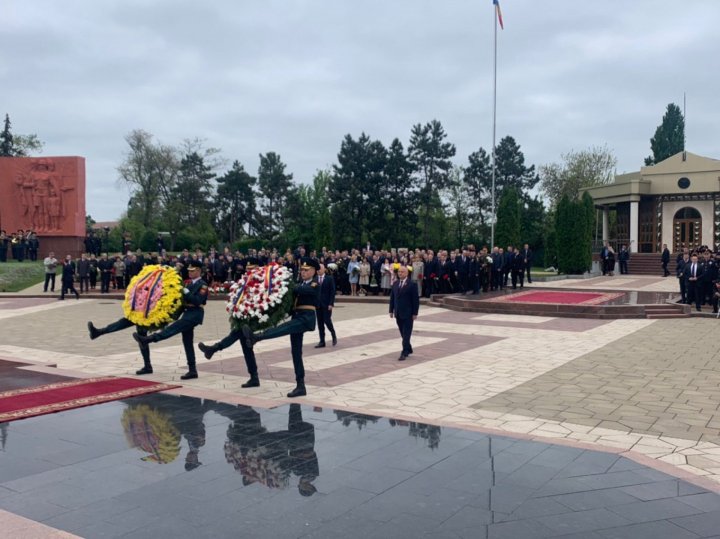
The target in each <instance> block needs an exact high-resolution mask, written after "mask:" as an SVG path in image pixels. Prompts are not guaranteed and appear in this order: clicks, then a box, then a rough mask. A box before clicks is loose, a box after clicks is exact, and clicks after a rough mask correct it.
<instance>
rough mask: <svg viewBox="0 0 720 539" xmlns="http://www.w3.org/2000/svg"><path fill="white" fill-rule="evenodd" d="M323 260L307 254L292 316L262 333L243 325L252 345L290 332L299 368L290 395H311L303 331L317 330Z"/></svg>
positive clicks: (301, 267)
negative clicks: (318, 273)
mask: <svg viewBox="0 0 720 539" xmlns="http://www.w3.org/2000/svg"><path fill="white" fill-rule="evenodd" d="M319 267H320V264H319V263H318V261H317V260H315V259H312V258H303V259H302V261H301V265H300V283H298V285H297V286H296V287H295V288H294V289H293V295H294V296H295V304H294V307H293V310H292V318H291V319H290V320H289V321H287V322H285V323H283V324H280V325H278V326H276V327H274V328H270V329H267V330H265V331H263V332H261V333H252V332H251V331H250V327H249V326H243V327H242V332H243V336H244V337H245V341H246V343H247V345H248V347H249V348H253V347H254V346H255V343H256V342H258V341H261V340H266V339H276V338H278V337H284V336H285V335H290V349H291V353H292V360H293V367H294V369H295V381H296V386H295V389H293V390H292V391H290V393H288V394H287V396H288V397H289V398H293V397H302V396H304V395H307V389H306V388H305V365H304V364H303V359H302V344H303V335H304V333H305V332H306V331H314V330H315V316H316V315H315V312H316V310H317V306H318V281H317V277H316V276H315V273H316V272H317V270H318V269H319Z"/></svg>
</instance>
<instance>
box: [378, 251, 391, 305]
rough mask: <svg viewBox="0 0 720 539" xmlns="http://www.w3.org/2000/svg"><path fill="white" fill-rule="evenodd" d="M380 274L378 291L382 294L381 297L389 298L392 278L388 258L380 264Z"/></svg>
mask: <svg viewBox="0 0 720 539" xmlns="http://www.w3.org/2000/svg"><path fill="white" fill-rule="evenodd" d="M380 274H381V278H380V289H381V290H382V292H383V296H389V295H390V289H391V288H392V277H393V269H392V260H391V259H390V257H386V258H385V262H383V263H382V266H381V267H380Z"/></svg>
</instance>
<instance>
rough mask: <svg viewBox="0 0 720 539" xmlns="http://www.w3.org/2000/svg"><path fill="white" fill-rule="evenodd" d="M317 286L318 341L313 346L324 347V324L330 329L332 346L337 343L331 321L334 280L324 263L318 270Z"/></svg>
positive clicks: (333, 302)
mask: <svg viewBox="0 0 720 539" xmlns="http://www.w3.org/2000/svg"><path fill="white" fill-rule="evenodd" d="M318 287H319V288H320V297H319V300H318V308H317V311H316V315H317V326H318V332H319V333H320V342H319V343H317V344H316V345H315V348H325V326H327V328H328V330H329V331H330V335H331V336H332V344H333V346H335V345H336V344H337V335H336V334H335V327H334V326H333V323H332V310H333V307H334V306H335V280H334V279H333V278H332V275H328V274H327V270H326V269H325V264H320V269H319V270H318Z"/></svg>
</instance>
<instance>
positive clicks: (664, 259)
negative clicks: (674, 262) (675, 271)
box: [661, 243, 670, 277]
mask: <svg viewBox="0 0 720 539" xmlns="http://www.w3.org/2000/svg"><path fill="white" fill-rule="evenodd" d="M661 260H662V269H663V277H667V276H668V275H670V272H669V271H668V269H667V267H668V264H669V263H670V250H669V249H668V246H667V243H663V251H662V259H661Z"/></svg>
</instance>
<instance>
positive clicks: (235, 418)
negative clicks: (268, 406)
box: [209, 402, 320, 496]
mask: <svg viewBox="0 0 720 539" xmlns="http://www.w3.org/2000/svg"><path fill="white" fill-rule="evenodd" d="M209 406H210V407H211V408H210V409H212V410H213V411H215V412H217V413H219V414H221V415H223V416H225V417H227V418H229V419H230V420H231V421H232V423H231V424H230V425H229V426H228V431H227V441H226V442H225V458H226V459H227V461H228V463H230V464H232V465H233V467H234V468H235V470H236V471H238V472H240V473H241V474H242V477H243V484H245V485H250V484H252V483H261V484H263V485H265V486H266V487H268V488H286V487H287V486H288V485H289V483H290V476H291V475H295V476H297V477H298V478H299V482H298V492H300V494H301V495H303V496H312V495H313V494H315V492H317V488H315V485H313V484H312V482H313V481H314V480H315V479H316V478H317V477H318V475H320V468H319V465H318V458H317V453H315V427H314V425H312V424H311V423H308V422H306V421H303V418H302V408H301V407H300V405H299V404H291V405H290V409H289V411H288V412H289V415H288V429H287V430H281V431H275V432H268V431H267V429H265V427H263V426H262V424H261V418H260V414H259V413H258V412H256V411H255V410H253V409H252V408H250V407H249V406H243V405H238V406H232V405H229V404H224V403H219V402H217V403H211V404H210V405H209Z"/></svg>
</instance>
